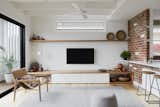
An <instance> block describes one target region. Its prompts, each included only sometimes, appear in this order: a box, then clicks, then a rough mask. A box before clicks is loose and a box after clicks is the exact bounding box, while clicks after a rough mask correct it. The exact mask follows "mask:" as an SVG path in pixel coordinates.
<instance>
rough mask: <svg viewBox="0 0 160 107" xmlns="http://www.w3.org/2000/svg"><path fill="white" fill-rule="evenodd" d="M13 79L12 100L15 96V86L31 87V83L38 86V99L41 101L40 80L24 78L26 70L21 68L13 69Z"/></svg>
mask: <svg viewBox="0 0 160 107" xmlns="http://www.w3.org/2000/svg"><path fill="white" fill-rule="evenodd" d="M12 74H13V79H14V98H13V101H15V98H16V89H17V86H20V87H23V88H24V89H33V88H35V86H32V85H31V84H33V83H34V84H37V86H38V88H39V100H40V101H41V83H40V80H37V79H36V78H24V77H25V76H28V75H27V71H26V70H25V69H24V68H22V69H18V70H15V71H13V73H12Z"/></svg>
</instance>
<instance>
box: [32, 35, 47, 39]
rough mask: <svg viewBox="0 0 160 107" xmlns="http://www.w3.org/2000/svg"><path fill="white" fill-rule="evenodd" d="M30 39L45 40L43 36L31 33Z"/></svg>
mask: <svg viewBox="0 0 160 107" xmlns="http://www.w3.org/2000/svg"><path fill="white" fill-rule="evenodd" d="M31 40H45V38H44V37H42V36H39V35H36V34H33V36H32V37H31Z"/></svg>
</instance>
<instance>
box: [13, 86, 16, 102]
mask: <svg viewBox="0 0 160 107" xmlns="http://www.w3.org/2000/svg"><path fill="white" fill-rule="evenodd" d="M16 89H17V86H16V84H15V85H14V97H13V101H14V102H15V100H16Z"/></svg>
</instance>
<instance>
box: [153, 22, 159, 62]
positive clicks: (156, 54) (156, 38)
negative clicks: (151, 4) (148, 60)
mask: <svg viewBox="0 0 160 107" xmlns="http://www.w3.org/2000/svg"><path fill="white" fill-rule="evenodd" d="M152 50H153V51H152V55H153V59H155V60H156V59H157V60H160V20H154V24H153V49H152Z"/></svg>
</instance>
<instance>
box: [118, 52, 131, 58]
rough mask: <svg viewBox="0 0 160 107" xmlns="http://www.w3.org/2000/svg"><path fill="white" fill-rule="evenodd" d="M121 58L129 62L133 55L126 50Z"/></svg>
mask: <svg viewBox="0 0 160 107" xmlns="http://www.w3.org/2000/svg"><path fill="white" fill-rule="evenodd" d="M120 57H121V58H122V59H124V60H129V59H130V57H131V53H130V52H129V51H126V50H124V51H123V52H122V53H121V54H120Z"/></svg>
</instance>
